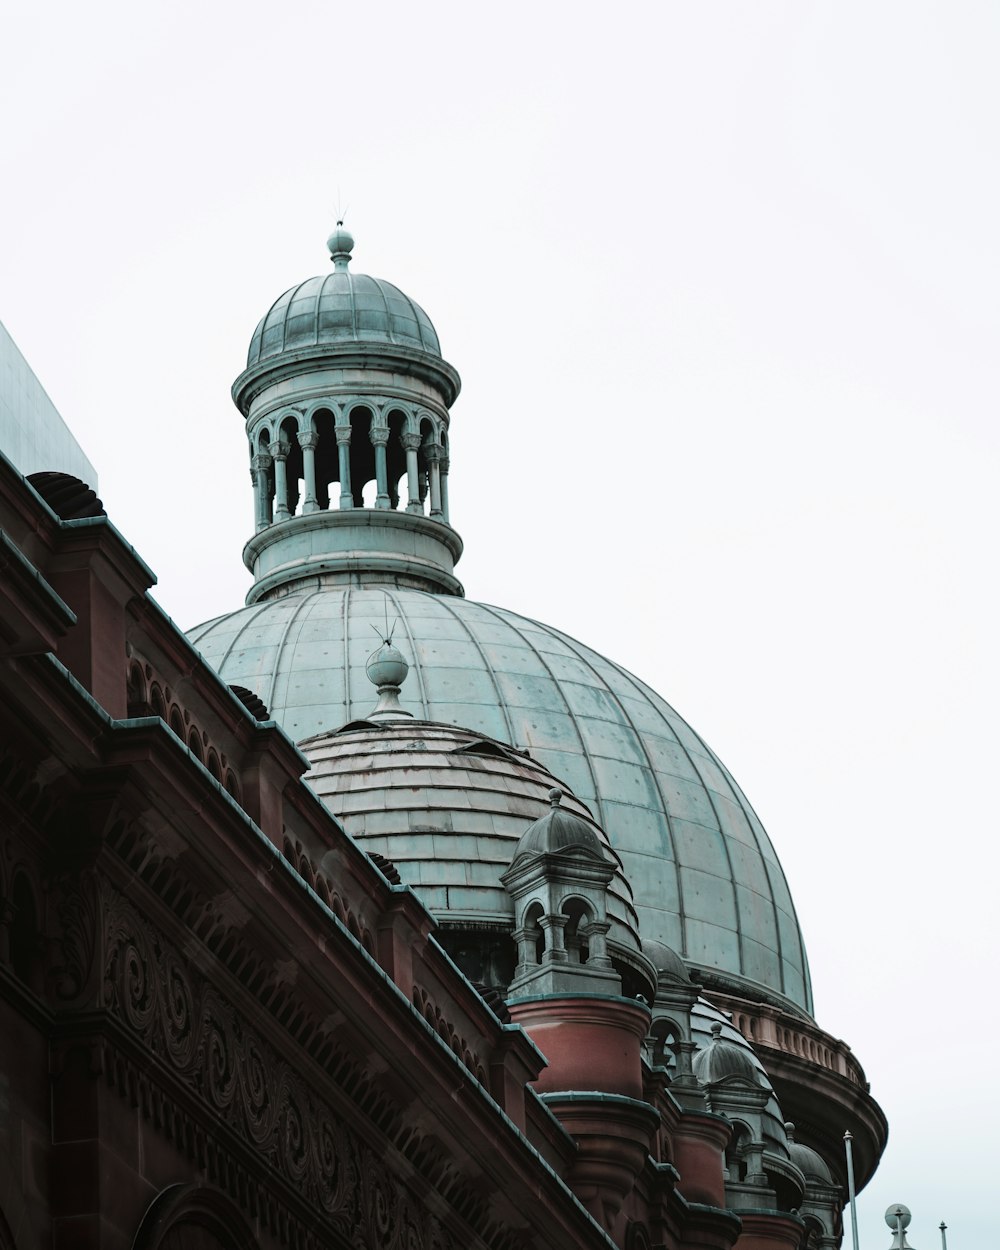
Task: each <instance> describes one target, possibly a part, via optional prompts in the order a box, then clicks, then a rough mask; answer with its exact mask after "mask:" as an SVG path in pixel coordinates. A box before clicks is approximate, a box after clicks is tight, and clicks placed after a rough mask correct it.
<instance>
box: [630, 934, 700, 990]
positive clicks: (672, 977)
mask: <svg viewBox="0 0 1000 1250" xmlns="http://www.w3.org/2000/svg"><path fill="white" fill-rule="evenodd" d="M642 953H643V954H644V955H645V956H646V958H647V959H648V960H649V961H650V962H651V963H652V965H653V967H654V968H655V969H656V975H657V977H658V978H659V977H662V978H663V979H664V980H667V981H680V982H682V983H686V984H690V981H691V977H690V975H689V973H688V970H687V966H686V965H685V963H684V960H683V959H681V957H680V955H678V954H677V952H676V951H675V950H674V949H673V947H671V946H667V944H666V943H665V942H657V941H655V940H654V939H653V938H643V939H642Z"/></svg>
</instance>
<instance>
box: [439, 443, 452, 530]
mask: <svg viewBox="0 0 1000 1250" xmlns="http://www.w3.org/2000/svg"><path fill="white" fill-rule="evenodd" d="M450 464H451V460H450V458H449V457H448V456H445V455H442V457H441V463H440V467H441V519H442V520H443V521H444V523H445V525H450V524H451V521H450V520H449V513H448V466H449V465H450Z"/></svg>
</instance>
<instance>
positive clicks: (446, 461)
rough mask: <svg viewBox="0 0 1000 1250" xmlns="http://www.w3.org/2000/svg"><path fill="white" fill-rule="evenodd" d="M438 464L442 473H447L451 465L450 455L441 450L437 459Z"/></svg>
mask: <svg viewBox="0 0 1000 1250" xmlns="http://www.w3.org/2000/svg"><path fill="white" fill-rule="evenodd" d="M439 466H440V469H441V472H442V473H447V472H448V469H449V467H450V466H451V457H450V456H446V455H445V454H444V452H442V453H441V456H440V459H439Z"/></svg>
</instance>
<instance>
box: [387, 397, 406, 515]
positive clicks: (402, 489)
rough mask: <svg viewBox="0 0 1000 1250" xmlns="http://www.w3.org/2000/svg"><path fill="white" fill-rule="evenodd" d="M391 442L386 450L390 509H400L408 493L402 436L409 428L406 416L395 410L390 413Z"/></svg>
mask: <svg viewBox="0 0 1000 1250" xmlns="http://www.w3.org/2000/svg"><path fill="white" fill-rule="evenodd" d="M388 425H389V441H388V443H387V444H386V448H385V467H386V479H387V481H388V483H389V507H390V508H398V507H399V501H400V499H402V500H403V504H404V506H405V504H406V500H407V496H408V492H407V488H406V448H405V447H404V446H403V440H402V437H401V436H402V434H403V431H404V430H405V429H406V428H407V426H406V414H405V413H404V412H400V410H399V409H398V408H394V409H393V411H392V412H390V413H389V420H388Z"/></svg>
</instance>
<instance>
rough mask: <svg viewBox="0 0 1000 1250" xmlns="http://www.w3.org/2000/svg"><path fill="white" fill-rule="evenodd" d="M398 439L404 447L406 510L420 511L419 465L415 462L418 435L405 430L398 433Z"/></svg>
mask: <svg viewBox="0 0 1000 1250" xmlns="http://www.w3.org/2000/svg"><path fill="white" fill-rule="evenodd" d="M399 441H400V442H401V443H402V444H403V446H404V447H405V448H406V493H407V494H408V495H409V499H408V500H407V503H406V511H407V512H420V513H422V512H423V510H424V505H423V501H422V500H421V498H420V466H419V465H418V463H417V452H418V450H419V449H420V435H419V434H411V433H409V431H407V432H406V433H403V434H400V436H399Z"/></svg>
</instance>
